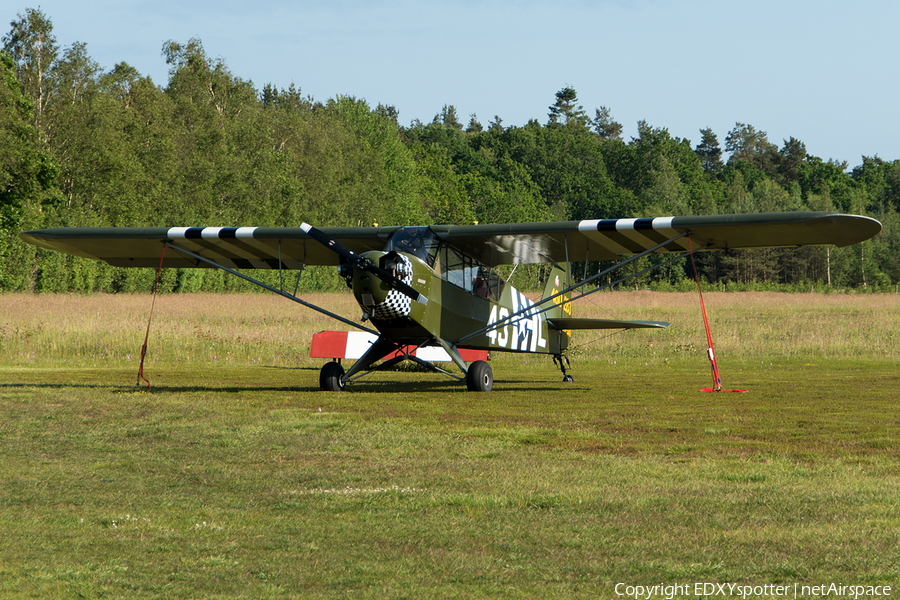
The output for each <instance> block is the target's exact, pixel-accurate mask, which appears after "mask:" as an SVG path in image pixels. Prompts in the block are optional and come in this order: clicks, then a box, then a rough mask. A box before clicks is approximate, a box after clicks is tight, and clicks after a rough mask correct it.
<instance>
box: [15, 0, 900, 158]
mask: <svg viewBox="0 0 900 600" xmlns="http://www.w3.org/2000/svg"><path fill="white" fill-rule="evenodd" d="M14 2H19V5H18V6H16V5H14V4H13V3H14ZM4 5H5V6H6V8H4V9H3V10H2V11H0V17H2V18H5V22H6V23H9V22H11V21H13V20H15V19H16V18H17V15H19V14H24V11H25V9H26V8H39V9H40V10H41V11H43V12H44V14H46V15H47V16H49V17H50V19H51V20H52V22H53V30H54V33H55V35H56V39H57V43H58V44H59V45H60V47H62V48H65V47H68V46H70V45H71V44H73V43H75V42H82V43H85V44H87V52H88V54H89V55H90V56H91V58H93V59H94V60H95V61H97V62H98V63H99V64H100V66H101V67H103V69H104V70H106V71H108V70H111V69H112V68H113V67H114V66H115V65H116V64H117V63H120V62H127V63H128V64H130V65H131V66H132V67H134V68H136V69H137V70H138V71H139V72H140V73H141V75H145V76H149V77H151V78H152V79H153V81H154V83H156V84H157V85H160V86H165V85H166V83H167V81H168V65H166V63H165V59H164V58H163V56H162V53H161V50H162V46H163V44H164V43H165V42H166V41H167V40H174V41H176V42H179V43H185V42H187V41H188V40H190V39H191V38H198V39H200V40H201V41H202V44H203V48H204V50H205V51H206V54H207V55H208V56H209V57H210V58H213V59H222V60H223V61H224V62H225V64H226V66H227V67H228V69H229V70H230V71H231V73H232V74H233V75H234V76H236V77H239V78H241V79H243V80H248V81H252V82H253V84H254V86H255V87H256V89H257V90H261V89H262V87H263V86H264V85H266V84H268V83H271V84H273V85H275V86H276V87H278V88H287V87H288V86H290V85H291V84H294V85H295V86H297V87H298V88H299V89H300V90H301V92H302V93H303V94H304V95H308V96H311V97H312V98H314V99H315V100H318V101H323V102H324V101H326V100H327V99H329V98H334V97H335V96H338V95H348V96H354V97H356V98H361V99H365V100H366V101H367V102H368V103H369V104H370V105H371V106H373V107H374V106H376V105H378V104H385V105H391V106H394V107H395V108H396V109H397V110H398V111H399V115H400V123H401V124H402V125H409V124H410V123H412V122H413V121H414V120H419V121H422V122H424V123H428V122H431V120H432V119H433V118H434V116H435V115H436V114H438V113H439V112H441V109H442V108H443V107H444V106H445V105H452V106H454V107H455V108H456V111H457V114H458V115H459V120H460V121H461V122H462V123H463V124H467V123H468V121H469V117H470V115H472V114H475V115H476V116H477V119H478V121H479V122H481V123H482V124H483V125H485V126H487V124H488V123H489V122H491V121H492V120H494V118H495V117H496V116H499V117H500V119H502V124H503V125H504V126H522V125H524V124H525V123H527V122H528V121H529V120H530V119H537V120H538V121H539V122H541V123H546V122H547V115H548V112H549V110H548V107H549V106H550V105H551V104H553V103H554V102H555V99H556V92H557V91H559V90H561V89H563V88H565V87H572V88H574V89H575V90H576V92H577V94H578V101H579V104H581V105H582V106H583V107H584V109H585V110H586V111H587V113H588V115H589V116H591V117H593V116H594V113H595V110H596V109H597V108H600V107H601V106H603V107H606V108H608V109H609V110H610V114H611V117H612V118H613V119H614V120H615V121H618V122H619V123H621V124H622V125H623V128H624V129H623V139H625V140H626V141H628V140H630V139H631V137H635V136H637V123H638V122H639V121H642V120H643V121H646V122H647V123H648V124H649V125H650V126H651V127H654V128H665V129H667V130H668V131H669V134H670V135H671V136H672V137H678V138H682V139H688V140H690V141H691V143H692V145H693V146H696V145H697V144H698V143H699V142H700V130H701V129H705V128H710V129H712V130H713V132H714V133H716V135H717V136H718V139H719V143H720V145H721V146H722V148H723V149H724V147H725V138H726V136H727V135H728V133H729V132H730V131H731V130H732V129H733V128H734V127H735V125H736V124H737V123H744V124H749V125H752V126H753V127H755V128H756V129H757V130H761V131H765V132H766V133H767V134H768V139H769V141H770V142H772V143H774V144H776V145H778V146H779V147H781V146H783V145H784V141H785V140H787V139H789V138H790V137H794V138H797V139H799V140H800V141H802V142H803V143H805V144H806V149H807V152H808V153H810V154H812V155H815V156H818V157H820V158H822V159H824V160H829V159H834V160H837V161H847V163H848V164H849V166H850V167H851V168H852V167H854V166H856V165H859V164H860V163H861V162H862V157H863V156H878V157H880V158H882V159H885V160H891V161H892V160H897V159H900V115H898V114H897V112H898V111H897V108H898V98H900V66H898V65H900V62H898V57H900V35H897V34H896V29H897V26H898V24H900V2H897V1H896V0H864V1H862V2H859V1H852V2H851V1H850V0H752V1H751V0H631V1H629V0H593V1H591V0H556V1H555V2H550V1H548V0H519V1H513V0H477V1H476V0H441V1H439V2H438V1H434V2H431V1H412V0H406V1H403V0H325V1H322V0H315V1H311V0H266V1H265V2H259V1H257V2H253V1H252V0H250V1H248V0H240V1H237V0H216V1H211V0H181V1H173V0H153V1H152V2H151V1H144V0H79V1H78V2H73V1H72V0H39V1H38V2H32V3H29V2H28V0H8V1H7V2H4ZM7 31H9V28H8V26H7V27H5V28H3V29H2V32H3V33H4V34H5V33H6V32H7Z"/></svg>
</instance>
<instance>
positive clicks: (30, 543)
mask: <svg viewBox="0 0 900 600" xmlns="http://www.w3.org/2000/svg"><path fill="white" fill-rule="evenodd" d="M774 296H775V297H774V298H770V297H768V295H762V297H761V296H760V295H749V296H744V295H740V294H736V295H730V296H729V295H721V296H715V295H714V296H713V297H712V298H708V299H707V304H708V309H709V310H710V313H711V314H710V317H711V319H712V320H713V325H714V330H713V331H714V335H715V334H716V332H717V329H716V327H718V331H719V333H720V336H719V338H720V339H721V340H722V341H721V342H720V343H718V344H717V349H718V351H719V356H720V367H721V369H722V375H723V379H724V381H725V386H726V388H729V389H731V388H741V389H747V390H749V391H748V392H747V393H720V394H710V393H701V392H699V391H698V390H699V389H700V388H702V387H705V386H708V385H709V384H710V377H709V367H708V362H707V360H706V358H705V334H704V333H703V331H702V324H701V323H700V321H699V314H698V313H699V309H697V307H696V305H695V304H694V303H695V302H696V299H695V298H694V299H689V298H686V297H685V298H682V297H680V296H679V295H677V294H673V295H666V294H652V295H646V294H644V293H637V294H622V295H621V297H620V296H615V295H610V296H609V297H608V298H605V300H606V302H605V303H597V304H592V305H591V306H592V307H595V309H596V310H597V311H598V312H599V311H600V310H603V311H609V312H603V313H601V314H603V315H606V314H611V315H614V316H612V318H650V319H660V320H670V321H672V323H673V325H672V327H671V328H670V329H669V330H666V331H663V332H629V333H626V334H621V335H616V336H612V337H603V338H601V339H597V340H596V341H595V342H594V343H592V344H589V345H585V346H583V347H581V348H580V349H578V350H577V351H576V352H575V353H573V356H572V373H573V374H574V376H575V377H576V382H575V383H574V384H563V383H562V382H561V376H560V374H559V372H558V371H556V370H555V368H554V367H553V366H552V364H551V362H550V361H549V359H547V358H546V357H544V358H539V357H534V356H514V355H502V356H495V357H494V360H493V361H492V365H493V368H494V372H495V378H496V382H495V386H496V387H495V391H494V392H492V393H490V394H472V393H467V392H465V391H464V386H461V385H460V384H458V383H456V382H453V381H451V380H449V379H440V378H437V377H436V376H434V375H430V374H423V373H416V372H411V371H409V370H401V371H399V372H396V373H391V374H390V375H387V374H381V375H376V376H373V377H372V378H370V379H364V380H362V381H361V382H359V383H358V384H356V385H354V386H353V387H352V389H351V391H349V392H347V393H344V394H332V393H323V392H319V391H318V389H317V388H318V367H319V366H320V365H321V363H322V361H321V360H310V359H309V358H306V357H304V356H301V355H300V353H299V351H298V354H297V355H292V353H291V351H289V350H287V349H289V348H290V347H291V344H295V345H296V346H297V347H298V348H302V347H303V344H304V341H303V340H304V339H305V338H304V336H308V335H309V333H308V330H309V329H310V328H312V330H313V331H315V328H316V327H319V325H320V323H319V322H310V323H302V325H301V326H299V327H298V326H297V324H296V322H294V321H292V320H290V319H294V318H300V319H305V318H308V317H302V316H301V317H295V315H294V314H293V313H294V312H297V311H293V309H292V308H291V307H290V305H287V308H284V301H282V305H279V306H278V307H275V305H272V308H271V309H270V308H269V307H270V305H269V304H268V303H267V301H262V302H261V303H259V304H258V310H257V311H255V312H254V310H253V306H254V302H256V299H257V297H255V296H251V297H249V298H250V299H252V300H253V301H254V302H250V301H248V297H246V296H245V297H237V298H235V299H231V298H228V297H199V298H198V297H186V298H184V297H161V298H160V299H158V300H157V313H156V315H155V316H154V328H153V333H152V334H151V341H150V348H151V357H153V358H152V359H151V362H149V363H148V367H147V375H148V378H149V379H150V380H151V383H152V388H151V389H150V390H149V391H148V390H147V389H146V386H144V387H141V388H137V387H135V386H134V383H135V381H136V371H137V364H136V361H135V360H134V359H129V358H128V357H127V354H128V352H127V351H126V349H125V347H124V346H123V345H122V342H121V339H120V338H122V337H127V335H131V334H130V333H129V334H126V329H128V328H120V326H119V325H117V323H121V322H123V321H126V322H131V321H133V322H134V324H136V325H137V328H138V330H139V333H138V334H137V338H138V347H137V348H135V349H134V350H133V351H132V352H135V351H136V352H139V346H140V343H142V342H143V333H144V328H145V327H146V316H147V311H148V309H149V298H146V297H143V298H139V297H122V298H119V297H99V299H98V297H94V296H90V297H74V296H71V297H70V296H58V297H56V296H31V297H26V296H7V297H0V305H5V308H6V309H7V310H4V311H3V313H2V314H3V315H4V317H3V318H4V322H3V324H2V326H3V328H4V329H3V332H4V333H3V337H2V338H0V339H2V342H3V346H2V347H0V365H2V366H0V411H2V412H0V414H2V415H3V418H2V421H0V483H2V486H0V528H2V531H3V535H2V536H0V597H4V598H30V597H41V598H43V597H63V598H66V597H72V598H101V597H103V598H110V597H113V598H116V597H148V598H293V597H300V598H330V597H352V598H383V597H389V598H442V597H443V598H461V597H464V598H468V597H473V598H485V597H497V598H556V597H559V598H570V597H581V598H612V597H616V594H615V592H614V590H615V585H616V584H617V583H626V584H631V585H637V584H645V585H646V584H657V583H680V584H690V585H693V583H695V582H708V581H719V582H738V583H745V582H749V583H760V584H765V583H787V584H794V583H808V584H819V583H826V584H827V583H831V582H836V583H844V584H851V583H861V584H871V585H892V586H894V589H895V590H896V589H897V587H898V586H900V575H898V560H900V543H898V542H900V539H898V536H900V533H898V532H900V500H898V491H900V485H898V484H900V458H898V456H897V440H898V439H900V435H898V434H900V416H898V413H897V410H896V404H897V402H896V398H897V397H898V395H900V394H898V393H897V389H898V383H900V373H898V370H897V362H896V357H897V356H898V348H897V347H895V346H894V345H893V344H894V342H893V341H892V340H893V339H894V337H893V332H896V331H897V329H896V326H897V322H898V319H900V310H898V302H897V300H896V298H893V297H867V296H858V297H857V296H852V297H844V298H840V297H837V296H835V297H832V296H809V297H806V298H803V300H804V301H803V302H794V299H795V298H796V297H795V296H779V295H774ZM801 298H802V297H801ZM835 299H837V300H841V301H842V302H836V301H835ZM325 300H326V302H328V303H329V304H331V305H336V304H340V303H341V302H345V300H346V298H343V297H339V298H326V299H325ZM692 300H693V302H692ZM42 303H43V304H44V305H45V306H44V308H43V309H42V308H41V305H42ZM601 307H602V308H601ZM279 308H281V309H282V312H278V310H279ZM351 308H352V306H351ZM270 310H271V311H272V312H269V311H270ZM590 310H591V307H581V310H580V311H579V313H580V314H582V315H585V314H590ZM664 311H668V314H666V315H664V316H661V314H662V313H663V312H664ZM135 312H140V313H141V315H140V316H138V317H135V316H134V315H133V314H132V313H135ZM345 314H352V313H345ZM79 315H80V316H79ZM625 315H627V317H626V316H625ZM282 318H283V319H287V321H285V322H281V321H279V319H282ZM213 320H215V323H218V324H220V325H221V327H222V330H221V331H215V328H214V326H213V325H214V324H213ZM141 321H143V323H141ZM772 321H775V322H774V323H773V322H772ZM65 323H68V325H64V324H65ZM823 323H834V326H833V327H831V328H829V330H828V331H824V330H823V326H822V324H823ZM323 324H324V325H325V327H327V326H328V324H327V322H325V323H323ZM879 324H880V327H879ZM288 326H290V331H285V329H287V328H288ZM17 327H18V328H19V329H18V331H19V333H16V328H17ZM227 327H231V328H232V329H228V328H227ZM891 327H893V328H894V329H893V330H892V331H889V328H891ZM267 328H268V330H269V337H270V338H271V341H270V342H266V339H265V336H264V333H265V331H266V329H267ZM319 328H324V327H319ZM28 331H30V332H31V333H30V334H28V333H27V332H28ZM779 331H781V332H782V333H781V334H780V338H782V339H779V334H778V333H777V332H779ZM23 332H24V333H23ZM198 332H199V333H198ZM632 334H639V335H632ZM652 334H662V335H656V337H653V335H652ZM23 336H27V337H24V339H23ZM154 336H155V337H154ZM210 336H217V339H215V340H214V339H210ZM53 337H56V338H58V339H57V342H56V345H55V346H54V342H53V340H52V339H51V338H53ZM196 337H200V338H203V339H206V340H207V344H208V345H207V346H205V347H204V346H202V345H198V344H197V343H196V341H195V340H194V338H196ZM229 337H231V338H232V339H225V338H229ZM235 337H239V338H241V340H240V342H239V343H238V342H236V340H235V339H234V338H235ZM767 337H768V338H769V339H771V340H772V342H771V343H770V344H768V345H766V344H765V343H763V342H760V341H759V340H760V339H765V338H767ZM860 337H862V338H866V339H868V340H869V343H867V344H866V345H865V346H863V347H862V348H860V347H858V345H859V344H858V340H859V338H860ZM735 339H737V340H738V342H735V341H734V340H735ZM842 340H843V341H842ZM229 343H230V344H231V345H232V348H231V349H228V348H225V346H227V345H228V344H229ZM306 343H307V344H308V342H306ZM29 344H30V347H31V354H29V353H27V352H25V351H23V350H22V348H24V347H27V346H28V345H29ZM216 344H222V346H217V345H216ZM267 344H268V345H267ZM242 345H243V346H244V347H243V348H241V346H242ZM247 347H250V348H251V349H253V350H256V352H249V351H248V350H247ZM220 348H223V349H224V350H222V351H224V352H226V354H225V355H224V356H225V357H231V358H230V360H228V361H225V360H220V359H219V358H218V357H219V356H220V355H219V354H218V353H219V352H220ZM286 348H287V349H286ZM307 348H308V346H307ZM803 348H808V350H803ZM120 349H121V350H120ZM211 349H212V350H213V351H214V352H215V354H214V357H213V358H210V357H209V351H210V350H211ZM264 350H265V352H264ZM161 351H162V352H171V353H172V355H171V356H165V355H163V356H161V355H160V353H161ZM228 353H230V354H228ZM91 354H93V356H91ZM100 355H102V356H103V358H98V356H100ZM256 355H259V356H256ZM278 357H281V358H278Z"/></svg>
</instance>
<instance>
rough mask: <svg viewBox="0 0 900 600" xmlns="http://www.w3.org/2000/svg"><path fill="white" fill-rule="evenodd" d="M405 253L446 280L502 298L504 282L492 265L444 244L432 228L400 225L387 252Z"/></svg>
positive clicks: (390, 240) (472, 290)
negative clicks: (490, 266) (425, 264)
mask: <svg viewBox="0 0 900 600" xmlns="http://www.w3.org/2000/svg"><path fill="white" fill-rule="evenodd" d="M392 250H393V251H394V252H403V253H404V254H411V255H413V256H416V257H418V258H420V259H422V260H423V261H425V262H426V263H427V264H428V266H429V267H431V268H432V269H434V272H435V274H436V275H437V276H439V277H440V278H441V279H443V280H444V281H448V282H450V283H452V284H453V285H455V286H457V287H460V288H462V289H464V290H466V291H467V292H469V293H470V294H474V295H476V296H479V297H481V298H490V299H492V300H495V301H499V300H500V296H501V295H502V294H503V286H504V282H503V280H502V279H500V277H499V276H498V275H497V274H496V273H494V272H493V271H492V270H491V269H490V268H489V267H487V266H485V265H482V264H481V263H480V262H478V261H477V260H475V259H474V258H472V257H471V256H468V255H466V254H463V253H461V252H459V251H457V250H456V249H454V248H451V247H450V246H448V245H447V244H442V243H441V241H440V239H438V237H437V236H436V235H435V234H434V232H433V231H432V230H431V228H430V227H401V228H400V229H397V230H396V231H394V233H393V234H392V235H391V238H390V239H389V240H388V244H387V247H386V248H385V252H391V251H392Z"/></svg>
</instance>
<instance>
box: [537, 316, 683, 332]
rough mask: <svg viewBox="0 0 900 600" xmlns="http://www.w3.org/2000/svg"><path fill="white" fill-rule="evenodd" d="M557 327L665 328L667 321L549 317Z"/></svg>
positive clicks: (548, 320)
mask: <svg viewBox="0 0 900 600" xmlns="http://www.w3.org/2000/svg"><path fill="white" fill-rule="evenodd" d="M547 322H548V323H549V324H550V326H551V327H553V328H555V329H563V330H570V329H665V328H666V327H668V326H669V324H668V323H666V322H665V321H616V320H613V319H547Z"/></svg>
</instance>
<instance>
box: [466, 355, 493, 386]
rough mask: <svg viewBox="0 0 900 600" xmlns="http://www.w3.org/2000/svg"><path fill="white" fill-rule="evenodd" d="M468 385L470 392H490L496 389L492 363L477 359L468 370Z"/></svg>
mask: <svg viewBox="0 0 900 600" xmlns="http://www.w3.org/2000/svg"><path fill="white" fill-rule="evenodd" d="M466 387H468V388H469V391H470V392H489V391H491V390H492V389H494V372H493V371H492V370H491V365H489V364H487V363H486V362H484V361H483V360H476V361H475V362H473V363H472V364H471V365H469V369H468V370H467V371H466Z"/></svg>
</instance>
